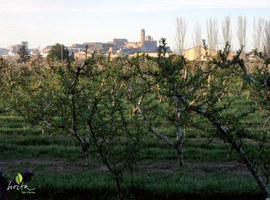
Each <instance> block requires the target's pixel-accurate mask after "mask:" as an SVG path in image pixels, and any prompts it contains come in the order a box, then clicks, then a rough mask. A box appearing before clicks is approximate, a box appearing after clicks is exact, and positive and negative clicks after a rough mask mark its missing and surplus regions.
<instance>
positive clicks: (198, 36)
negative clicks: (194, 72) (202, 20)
mask: <svg viewBox="0 0 270 200" xmlns="http://www.w3.org/2000/svg"><path fill="white" fill-rule="evenodd" d="M193 46H194V47H197V48H194V49H195V53H194V54H195V58H196V59H200V58H201V55H202V52H201V47H200V46H202V25H201V24H199V23H196V24H195V25H194V32H193Z"/></svg>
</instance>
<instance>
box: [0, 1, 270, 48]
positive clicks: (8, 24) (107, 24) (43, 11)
mask: <svg viewBox="0 0 270 200" xmlns="http://www.w3.org/2000/svg"><path fill="white" fill-rule="evenodd" d="M269 8H270V1H269V0H257V1H253V0H226V1H214V0H190V1H182V0H168V1H161V0H144V1H143V0H136V1H135V0H130V1H126V0H115V1H108V0H99V1H93V0H77V1H64V0H54V1H53V0H46V1H41V0H24V1H19V0H10V1H6V0H0V17H1V21H0V47H7V46H9V45H13V44H19V43H21V41H28V42H29V45H30V47H31V48H33V47H45V46H47V45H53V44H55V43H62V44H65V45H67V46H68V45H71V44H74V43H83V42H108V41H112V40H113V38H125V39H128V40H129V41H139V39H140V34H139V33H138V30H141V29H142V28H145V29H146V30H147V32H148V34H150V35H151V36H153V37H154V38H155V39H156V40H158V39H159V38H161V37H165V38H167V40H168V44H169V46H171V47H172V49H174V48H175V33H176V18H177V17H183V18H185V19H186V20H187V21H188V29H187V36H186V48H189V47H191V46H192V32H193V27H194V24H195V23H199V24H201V25H202V27H203V38H206V20H207V19H208V18H210V17H215V18H217V20H218V21H219V26H220V25H221V22H222V20H223V18H224V17H225V16H226V15H230V16H231V19H232V23H233V31H236V21H237V16H240V15H241V16H246V17H247V21H248V35H247V43H248V44H247V49H249V48H251V47H250V45H251V36H252V31H251V29H252V23H253V18H254V17H256V18H259V17H262V18H265V19H267V20H270V12H269ZM220 34H221V32H220ZM234 35H235V34H234ZM233 41H234V43H236V38H233Z"/></svg>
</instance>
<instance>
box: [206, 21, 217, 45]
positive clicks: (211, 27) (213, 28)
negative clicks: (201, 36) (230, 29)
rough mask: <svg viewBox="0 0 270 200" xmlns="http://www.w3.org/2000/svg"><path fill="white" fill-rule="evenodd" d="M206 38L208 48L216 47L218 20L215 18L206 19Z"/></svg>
mask: <svg viewBox="0 0 270 200" xmlns="http://www.w3.org/2000/svg"><path fill="white" fill-rule="evenodd" d="M207 40H208V41H207V42H208V48H209V49H211V50H217V49H218V22H217V19H215V18H210V19H208V20H207Z"/></svg>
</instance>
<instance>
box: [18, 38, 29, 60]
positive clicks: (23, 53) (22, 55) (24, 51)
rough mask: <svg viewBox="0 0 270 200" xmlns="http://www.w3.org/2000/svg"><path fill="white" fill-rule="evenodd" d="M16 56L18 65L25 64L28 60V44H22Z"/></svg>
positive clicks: (24, 42)
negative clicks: (17, 56)
mask: <svg viewBox="0 0 270 200" xmlns="http://www.w3.org/2000/svg"><path fill="white" fill-rule="evenodd" d="M17 54H18V55H19V59H18V62H19V63H26V62H27V61H29V60H30V55H29V48H28V42H26V41H23V42H22V44H21V46H20V48H19V50H18V52H17Z"/></svg>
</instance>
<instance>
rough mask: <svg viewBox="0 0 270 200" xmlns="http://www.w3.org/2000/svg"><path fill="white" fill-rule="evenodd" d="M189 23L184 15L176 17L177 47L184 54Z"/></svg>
mask: <svg viewBox="0 0 270 200" xmlns="http://www.w3.org/2000/svg"><path fill="white" fill-rule="evenodd" d="M187 25H188V22H187V21H186V20H185V19H183V18H182V17H177V18H176V38H175V42H176V47H177V51H178V52H179V53H180V54H181V55H182V53H183V51H184V43H185V37H186V31H187Z"/></svg>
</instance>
